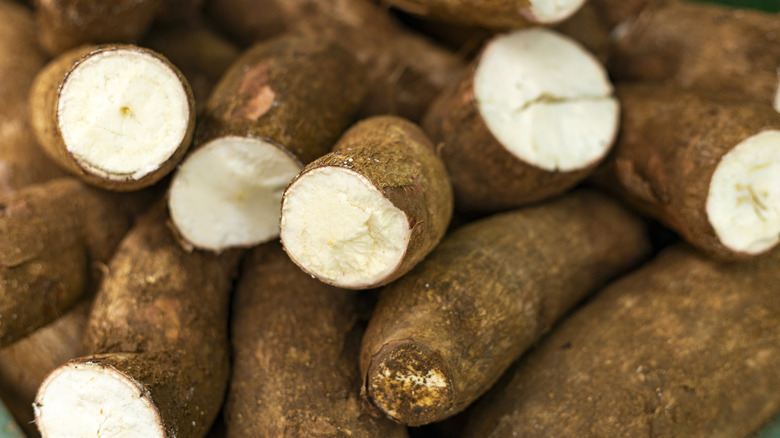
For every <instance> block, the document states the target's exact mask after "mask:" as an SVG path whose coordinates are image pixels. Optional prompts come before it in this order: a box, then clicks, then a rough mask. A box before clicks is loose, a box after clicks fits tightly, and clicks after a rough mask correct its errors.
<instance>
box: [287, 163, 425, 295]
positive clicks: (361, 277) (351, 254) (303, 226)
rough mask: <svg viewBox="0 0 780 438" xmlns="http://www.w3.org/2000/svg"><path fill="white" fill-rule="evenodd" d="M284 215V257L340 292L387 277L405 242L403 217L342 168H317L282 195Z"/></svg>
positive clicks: (408, 232)
mask: <svg viewBox="0 0 780 438" xmlns="http://www.w3.org/2000/svg"><path fill="white" fill-rule="evenodd" d="M346 164H347V165H348V164H349V161H347V163H346ZM284 211H285V212H288V213H287V214H285V215H284V220H283V221H282V227H283V231H282V232H283V234H284V235H285V236H287V237H286V238H285V239H284V242H285V248H286V249H287V251H288V252H289V253H291V254H295V257H297V258H298V259H299V263H301V264H302V265H304V266H306V269H307V270H308V271H310V272H311V273H313V274H314V275H316V276H318V277H320V278H323V279H326V280H330V281H337V282H338V284H339V285H340V286H342V287H360V286H364V285H366V284H368V285H370V284H373V283H377V282H379V281H380V280H382V279H384V278H385V277H387V276H388V275H390V274H391V273H392V272H393V271H394V270H395V269H396V268H397V267H398V265H399V264H400V263H401V260H402V259H403V257H404V254H405V253H406V248H407V244H408V243H409V239H410V237H411V229H410V227H409V219H408V218H407V216H406V213H404V212H403V211H402V210H401V209H399V208H398V207H396V206H395V205H393V203H392V202H391V201H390V200H389V199H387V197H385V195H384V194H383V193H382V192H381V191H380V190H379V189H377V188H376V186H375V185H374V184H372V183H371V182H370V181H369V180H368V179H366V177H364V176H363V175H361V174H360V173H358V172H355V171H353V170H351V169H350V168H348V167H336V166H329V167H320V168H316V169H313V170H311V171H309V172H307V173H305V174H304V175H302V176H301V177H300V178H299V179H297V180H295V182H293V184H291V185H290V187H289V189H288V190H287V195H286V197H285V202H284ZM293 212H294V213H293ZM334 212H338V214H334ZM293 236H294V237H295V238H293Z"/></svg>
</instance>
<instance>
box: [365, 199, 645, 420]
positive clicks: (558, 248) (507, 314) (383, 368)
mask: <svg viewBox="0 0 780 438" xmlns="http://www.w3.org/2000/svg"><path fill="white" fill-rule="evenodd" d="M649 250H650V246H649V243H648V241H647V237H646V235H645V230H644V227H643V225H642V223H641V221H639V219H637V218H636V217H634V216H632V215H630V214H629V213H628V212H627V211H625V210H623V209H622V208H621V207H620V206H619V205H618V204H617V203H615V202H614V201H611V200H609V199H608V198H606V197H605V196H603V195H600V194H597V193H595V192H585V191H581V192H576V193H574V194H571V195H569V196H568V197H565V198H563V199H560V200H557V201H555V202H552V203H549V204H545V205H540V206H537V207H529V208H526V209H522V210H517V211H513V212H508V213H502V214H498V215H495V216H492V217H489V218H486V219H482V220H479V221H476V222H473V223H471V224H468V225H465V226H463V227H461V228H459V229H458V230H456V231H455V232H453V233H452V234H450V235H448V236H447V237H446V238H445V239H444V240H443V241H442V243H441V244H440V245H439V246H438V247H437V248H436V249H435V250H434V251H433V252H432V253H431V255H430V256H429V257H428V258H427V259H425V260H424V261H423V262H422V263H421V264H420V266H419V267H418V268H417V269H416V270H414V271H413V272H410V273H409V274H408V275H406V276H404V277H402V278H401V279H400V280H398V281H397V282H396V283H393V284H392V285H390V286H388V287H387V288H385V289H384V290H383V291H382V294H381V295H380V300H379V304H378V305H377V308H376V310H375V311H374V314H373V316H372V318H371V321H370V323H369V326H368V328H367V329H366V334H365V336H364V337H363V346H362V350H361V354H360V368H361V371H362V373H363V376H364V379H365V380H364V389H363V392H364V396H365V397H366V398H367V400H369V401H371V402H372V403H373V404H374V405H375V406H376V407H377V408H378V409H379V410H380V412H382V413H384V414H386V415H388V416H390V418H392V419H394V420H396V421H398V422H401V423H404V424H408V425H412V426H416V425H421V424H427V423H431V422H434V421H439V420H442V419H444V418H447V417H449V416H451V415H454V414H455V413H457V412H459V411H461V410H463V409H464V408H466V406H468V405H469V404H470V403H471V402H473V401H474V400H475V399H477V397H479V396H480V395H482V394H483V393H484V392H485V391H487V390H488V388H490V386H491V385H492V384H493V383H495V381H496V380H497V379H498V378H499V377H500V376H501V374H502V373H503V372H504V371H505V370H506V369H507V368H508V367H509V365H510V364H511V363H512V362H513V361H514V360H516V359H517V358H518V357H519V356H520V354H522V353H523V352H524V351H525V350H526V349H527V348H528V347H530V346H531V344H532V343H533V342H535V341H536V340H537V339H539V338H540V337H541V336H542V334H544V333H545V332H547V331H548V330H549V329H550V327H551V326H552V325H553V323H555V321H556V320H557V319H558V318H560V317H561V316H562V315H563V314H564V313H565V312H567V311H568V310H569V309H570V308H571V307H572V306H573V305H575V304H576V303H578V302H579V301H580V300H582V299H583V298H584V297H585V296H586V295H587V294H588V293H590V292H593V291H594V290H595V289H597V288H598V287H600V286H602V285H603V284H604V283H605V282H606V281H607V280H609V279H610V278H612V277H614V276H615V275H618V274H619V273H621V272H623V271H624V270H626V269H629V268H631V267H633V265H635V264H636V263H638V262H639V261H641V259H642V258H643V257H644V256H646V255H647V253H648V252H649Z"/></svg>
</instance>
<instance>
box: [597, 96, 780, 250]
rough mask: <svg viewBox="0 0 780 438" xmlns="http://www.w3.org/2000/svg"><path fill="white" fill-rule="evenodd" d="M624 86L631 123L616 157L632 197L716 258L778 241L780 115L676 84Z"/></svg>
mask: <svg viewBox="0 0 780 438" xmlns="http://www.w3.org/2000/svg"><path fill="white" fill-rule="evenodd" d="M618 95H619V98H620V101H621V104H622V106H623V120H622V122H621V123H622V132H621V136H620V139H619V141H618V144H617V145H616V147H615V151H614V154H613V156H612V157H611V158H610V162H609V166H610V169H611V172H612V174H613V176H614V178H615V179H616V180H617V181H616V182H617V187H618V188H619V190H620V191H622V192H623V196H624V197H625V198H626V199H627V200H628V201H629V202H631V203H632V204H633V205H635V206H636V207H638V208H640V209H641V210H642V211H644V212H646V213H648V214H650V215H652V216H653V217H655V218H657V219H659V220H660V221H661V222H663V223H665V224H666V225H667V226H669V227H670V228H672V229H674V230H675V231H677V232H678V233H679V234H680V235H682V236H683V237H684V238H685V239H686V240H687V241H688V242H690V243H691V244H693V245H695V246H697V247H698V248H700V249H702V250H703V251H705V252H707V253H708V254H709V255H711V256H714V257H717V258H721V259H738V258H748V257H752V256H755V255H757V254H760V253H763V252H765V251H767V250H769V249H770V248H772V247H773V246H775V245H776V244H777V242H778V234H780V189H778V187H780V177H778V174H780V115H778V114H777V113H776V112H774V111H772V110H771V109H770V108H769V107H767V106H766V105H765V104H761V103H753V102H746V101H742V100H733V99H729V98H724V97H719V98H716V97H713V96H709V95H705V94H702V93H694V92H692V91H684V90H682V89H679V88H677V87H673V86H655V85H642V86H640V85H634V86H624V87H621V88H619V89H618Z"/></svg>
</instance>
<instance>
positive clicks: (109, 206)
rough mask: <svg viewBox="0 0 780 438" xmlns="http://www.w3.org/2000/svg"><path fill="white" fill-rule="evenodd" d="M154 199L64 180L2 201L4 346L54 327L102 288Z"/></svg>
mask: <svg viewBox="0 0 780 438" xmlns="http://www.w3.org/2000/svg"><path fill="white" fill-rule="evenodd" d="M152 195H153V194H152V193H151V192H147V191H143V192H139V193H135V194H133V195H127V196H118V195H117V194H114V193H106V192H102V191H99V190H96V189H93V188H90V187H87V186H85V185H83V184H81V183H79V182H77V181H75V180H70V179H59V180H54V181H51V182H48V183H45V184H39V185H35V186H30V187H28V188H25V189H23V190H21V191H19V192H17V193H16V194H15V195H13V196H11V197H8V198H5V199H4V200H3V201H2V202H0V315H2V324H0V346H5V345H8V344H10V343H12V342H14V341H16V340H17V339H20V338H22V337H24V336H25V335H27V334H29V333H30V332H32V331H33V330H35V329H37V328H39V327H42V326H44V325H46V324H48V323H50V322H52V321H54V320H55V319H56V318H57V317H59V316H60V315H62V314H63V313H65V312H66V311H67V310H68V309H69V308H70V307H72V306H73V305H74V304H75V303H76V302H77V301H79V299H80V298H82V297H83V296H84V294H86V293H87V292H88V291H89V290H90V288H91V287H92V286H94V285H95V284H97V280H98V279H99V278H100V272H101V269H100V268H101V267H102V265H104V264H105V263H107V262H108V260H109V258H110V257H111V255H112V254H113V252H114V249H115V248H116V246H117V245H118V244H119V241H120V240H121V239H122V236H123V235H124V234H125V232H126V231H127V230H128V229H129V228H130V226H131V225H132V222H133V219H134V216H135V215H136V214H137V213H138V212H139V211H141V210H142V209H143V208H144V207H145V206H146V205H147V203H148V201H149V199H150V198H151V197H152Z"/></svg>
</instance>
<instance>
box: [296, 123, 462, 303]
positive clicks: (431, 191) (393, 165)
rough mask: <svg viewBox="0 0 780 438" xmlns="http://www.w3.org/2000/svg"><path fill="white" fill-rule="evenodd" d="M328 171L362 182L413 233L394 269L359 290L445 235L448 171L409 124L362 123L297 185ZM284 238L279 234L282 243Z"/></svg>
mask: <svg viewBox="0 0 780 438" xmlns="http://www.w3.org/2000/svg"><path fill="white" fill-rule="evenodd" d="M329 166H333V167H343V168H347V169H350V170H352V171H354V172H356V173H358V174H360V175H362V176H363V177H365V178H366V179H367V180H368V181H369V182H370V183H371V184H372V185H373V186H374V187H376V189H377V190H379V191H380V192H382V194H383V195H384V196H385V197H386V198H387V199H389V200H390V201H391V202H392V203H393V205H394V206H395V207H396V208H398V209H400V210H401V211H403V212H404V213H405V214H406V217H407V219H408V221H409V228H410V229H411V230H412V231H411V236H410V238H409V243H408V245H407V248H406V252H405V254H404V256H403V259H402V260H401V261H400V263H399V264H398V266H397V267H396V268H395V270H394V271H393V272H391V273H390V274H388V276H387V277H385V278H383V279H382V280H380V281H379V282H378V283H375V284H370V285H365V286H362V287H361V288H371V287H377V286H381V285H383V284H387V283H390V282H391V281H393V280H396V279H397V278H399V277H401V276H402V275H404V274H405V273H407V272H409V271H410V270H411V269H412V268H413V267H414V266H415V265H417V264H418V263H419V262H420V261H421V260H422V259H423V258H425V256H426V255H427V254H428V253H430V252H431V250H433V248H434V247H435V246H436V245H437V244H438V243H439V241H440V240H441V238H442V237H443V236H444V233H445V232H446V231H447V226H448V225H449V223H450V218H451V217H452V189H451V187H450V181H449V178H448V176H447V170H446V169H445V168H444V164H443V163H442V162H441V160H439V158H438V157H437V156H436V154H435V153H434V147H433V144H431V142H430V140H429V139H428V137H427V136H426V135H425V133H424V132H423V131H422V129H420V128H419V127H418V126H417V125H415V124H414V123H412V122H410V121H408V120H405V119H401V118H399V117H395V116H378V117H372V118H370V119H367V120H364V121H362V122H360V123H358V124H356V125H355V126H354V127H352V128H351V129H350V130H349V131H347V132H346V133H345V134H344V135H343V136H342V137H341V139H339V141H338V143H336V145H335V146H334V147H333V152H331V153H330V154H327V155H325V156H323V157H321V158H319V159H317V160H316V161H314V162H312V163H311V164H310V165H308V166H307V167H306V168H305V169H304V170H303V171H302V172H301V173H300V174H299V175H298V177H296V180H297V179H299V178H301V177H303V176H305V175H306V173H307V172H309V171H311V170H314V169H318V168H322V167H329ZM296 180H293V182H292V183H290V184H291V185H292V184H293V183H294V182H295V181H296ZM282 211H283V213H284V211H285V204H284V198H283V199H282ZM332 213H333V215H336V216H337V215H338V214H339V212H338V211H333V212H332ZM315 219H316V218H315ZM282 220H284V219H282ZM284 238H285V236H284V235H283V236H282V242H284ZM291 257H292V258H293V261H295V262H296V263H298V261H297V260H295V258H294V257H293V256H292V255H291ZM301 267H302V268H303V269H304V270H306V267H305V266H301ZM322 280H323V281H326V282H328V280H325V279H322Z"/></svg>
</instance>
